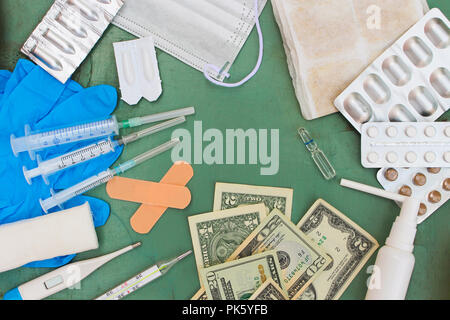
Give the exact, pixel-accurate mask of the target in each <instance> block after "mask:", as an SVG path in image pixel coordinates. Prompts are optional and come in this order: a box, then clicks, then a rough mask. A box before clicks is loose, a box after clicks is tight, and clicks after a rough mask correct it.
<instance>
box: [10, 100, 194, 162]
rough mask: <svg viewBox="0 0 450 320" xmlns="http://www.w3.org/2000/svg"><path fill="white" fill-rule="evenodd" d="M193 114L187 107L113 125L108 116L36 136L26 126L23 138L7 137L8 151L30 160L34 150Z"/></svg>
mask: <svg viewBox="0 0 450 320" xmlns="http://www.w3.org/2000/svg"><path fill="white" fill-rule="evenodd" d="M194 113H195V109H194V108H193V107H188V108H183V109H177V110H172V111H168V112H162V113H157V114H152V115H148V116H143V117H136V118H131V119H128V120H124V121H120V122H118V121H117V119H116V117H115V116H112V117H110V118H108V119H106V120H101V121H94V122H90V123H84V124H80V125H75V126H71V127H66V128H61V129H55V130H51V131H46V132H37V133H32V132H31V129H30V126H29V125H25V136H23V137H19V138H16V137H15V136H14V135H11V137H10V142H11V148H12V151H13V153H14V155H15V156H17V155H18V153H20V152H25V151H28V153H29V154H30V157H31V159H33V160H34V158H35V151H37V150H41V149H44V148H49V147H52V146H57V145H61V144H66V143H72V142H77V141H82V140H88V139H94V138H100V137H107V136H110V135H113V134H115V135H118V134H119V129H121V128H133V127H137V126H140V125H144V124H148V123H152V122H157V121H163V120H169V119H173V118H177V117H182V116H187V115H191V114H194Z"/></svg>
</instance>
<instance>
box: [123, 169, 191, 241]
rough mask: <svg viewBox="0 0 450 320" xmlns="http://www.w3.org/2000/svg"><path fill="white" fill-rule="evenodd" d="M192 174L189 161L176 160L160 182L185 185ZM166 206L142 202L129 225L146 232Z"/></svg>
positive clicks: (138, 230) (139, 231)
mask: <svg viewBox="0 0 450 320" xmlns="http://www.w3.org/2000/svg"><path fill="white" fill-rule="evenodd" d="M193 176H194V170H193V169H192V166H191V165H190V164H189V163H186V162H176V163H175V164H174V165H173V166H172V167H171V168H170V169H169V171H167V173H166V175H165V176H164V177H163V178H162V179H161V181H160V182H161V183H166V184H173V185H178V186H185V185H186V184H187V183H188V182H189V181H190V180H191V178H192V177H193ZM166 209H167V207H161V206H152V205H147V204H143V205H141V206H140V207H139V209H138V210H137V211H136V212H135V213H134V215H133V216H132V217H131V219H130V223H131V227H132V228H133V230H134V231H136V232H137V233H142V234H145V233H148V232H150V230H151V229H152V228H153V226H154V225H155V224H156V223H157V222H158V220H159V218H161V216H162V215H163V213H164V212H165V211H166Z"/></svg>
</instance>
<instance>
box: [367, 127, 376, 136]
mask: <svg viewBox="0 0 450 320" xmlns="http://www.w3.org/2000/svg"><path fill="white" fill-rule="evenodd" d="M367 135H368V136H369V137H371V138H375V137H376V136H377V135H378V129H377V128H376V127H370V128H368V129H367Z"/></svg>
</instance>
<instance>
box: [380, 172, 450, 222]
mask: <svg viewBox="0 0 450 320" xmlns="http://www.w3.org/2000/svg"><path fill="white" fill-rule="evenodd" d="M377 179H378V181H379V182H380V184H381V185H382V186H383V188H384V189H386V190H387V191H391V192H395V193H399V194H401V195H404V196H408V197H409V196H410V197H414V198H416V199H420V200H421V204H420V209H419V212H418V223H422V222H423V221H424V220H425V219H427V218H428V217H429V216H430V215H431V214H432V213H433V212H435V211H436V210H437V209H438V208H439V207H441V206H442V205H443V204H444V203H445V202H446V201H447V200H448V199H449V198H450V168H398V169H394V168H383V169H380V170H379V171H378V173H377ZM397 204H398V205H399V206H400V207H401V203H397Z"/></svg>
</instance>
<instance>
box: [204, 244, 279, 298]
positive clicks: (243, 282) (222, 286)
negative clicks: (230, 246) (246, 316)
mask: <svg viewBox="0 0 450 320" xmlns="http://www.w3.org/2000/svg"><path fill="white" fill-rule="evenodd" d="M200 277H201V281H202V283H204V286H205V289H206V294H207V295H208V298H209V299H210V300H248V299H249V298H250V297H251V296H252V294H253V293H254V292H255V291H256V290H257V289H258V288H259V287H260V286H261V285H262V284H263V283H264V282H265V281H266V280H267V279H269V278H271V279H273V280H274V281H275V283H277V284H278V285H279V286H280V287H282V288H283V282H282V280H281V277H282V275H281V269H280V265H279V263H278V258H277V254H276V252H274V251H267V252H264V253H261V254H257V255H254V256H251V257H247V258H243V259H239V260H235V261H230V262H226V263H222V264H219V265H216V266H213V267H209V268H205V269H202V270H201V271H200Z"/></svg>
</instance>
